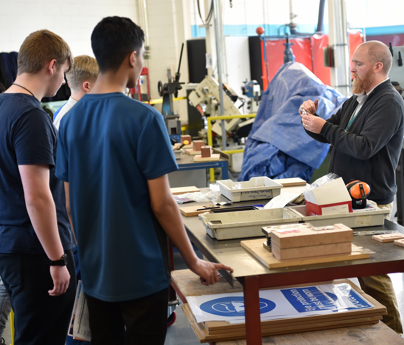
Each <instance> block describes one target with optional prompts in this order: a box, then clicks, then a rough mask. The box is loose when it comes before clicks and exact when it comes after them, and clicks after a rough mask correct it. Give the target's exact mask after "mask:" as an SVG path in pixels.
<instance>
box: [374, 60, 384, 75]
mask: <svg viewBox="0 0 404 345" xmlns="http://www.w3.org/2000/svg"><path fill="white" fill-rule="evenodd" d="M374 70H375V73H379V72H381V71H382V70H383V62H380V61H379V62H376V63H375V68H374Z"/></svg>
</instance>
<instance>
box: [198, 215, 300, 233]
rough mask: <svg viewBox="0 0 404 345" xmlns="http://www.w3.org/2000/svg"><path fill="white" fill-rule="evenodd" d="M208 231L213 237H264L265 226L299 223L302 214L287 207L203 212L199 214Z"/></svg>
mask: <svg viewBox="0 0 404 345" xmlns="http://www.w3.org/2000/svg"><path fill="white" fill-rule="evenodd" d="M199 218H200V219H201V220H202V222H203V224H204V225H205V228H206V232H207V233H208V235H209V236H210V237H212V238H216V239H218V240H228V239H234V238H247V237H264V234H263V232H262V229H261V228H262V227H263V226H269V225H279V224H285V223H298V222H299V221H300V220H301V216H298V215H297V214H296V213H295V212H293V211H291V210H288V209H287V208H273V209H269V210H253V211H239V212H220V213H208V212H206V213H202V214H200V215H199Z"/></svg>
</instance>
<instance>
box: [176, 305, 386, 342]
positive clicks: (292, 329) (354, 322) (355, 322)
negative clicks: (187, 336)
mask: <svg viewBox="0 0 404 345" xmlns="http://www.w3.org/2000/svg"><path fill="white" fill-rule="evenodd" d="M182 310H183V311H184V314H185V316H186V318H187V319H188V321H189V323H190V324H191V327H192V329H193V331H194V333H195V334H196V336H197V337H198V339H199V341H200V342H201V343H206V342H212V341H225V340H234V339H243V338H245V326H244V325H243V326H244V327H240V329H239V330H237V331H233V332H231V333H229V334H227V333H222V334H209V332H208V331H207V329H206V328H205V326H204V325H203V323H199V324H198V323H197V322H196V320H195V317H194V315H193V314H192V311H191V309H190V308H189V306H188V303H185V304H184V305H183V306H182ZM380 319H381V317H380V316H374V317H364V318H355V319H348V320H337V321H336V320H333V321H323V322H317V323H316V324H303V323H297V322H295V321H296V320H293V322H290V323H289V325H288V326H285V327H274V328H266V327H264V326H263V327H262V328H261V332H262V335H263V336H269V335H277V334H287V333H296V332H307V331H317V330H323V329H330V328H338V327H349V326H359V325H369V324H377V323H378V322H379V320H380Z"/></svg>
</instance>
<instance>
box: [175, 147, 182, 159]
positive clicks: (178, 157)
mask: <svg viewBox="0 0 404 345" xmlns="http://www.w3.org/2000/svg"><path fill="white" fill-rule="evenodd" d="M173 152H174V156H175V159H181V156H182V154H183V152H184V150H183V149H179V150H174V151H173Z"/></svg>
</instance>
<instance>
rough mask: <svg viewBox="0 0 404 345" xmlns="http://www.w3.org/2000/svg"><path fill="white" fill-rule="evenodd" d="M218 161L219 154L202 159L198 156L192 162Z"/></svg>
mask: <svg viewBox="0 0 404 345" xmlns="http://www.w3.org/2000/svg"><path fill="white" fill-rule="evenodd" d="M219 159H220V154H219V153H214V154H213V155H212V156H210V157H202V156H201V155H200V154H199V155H196V156H195V157H194V162H215V161H218V160H219Z"/></svg>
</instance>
